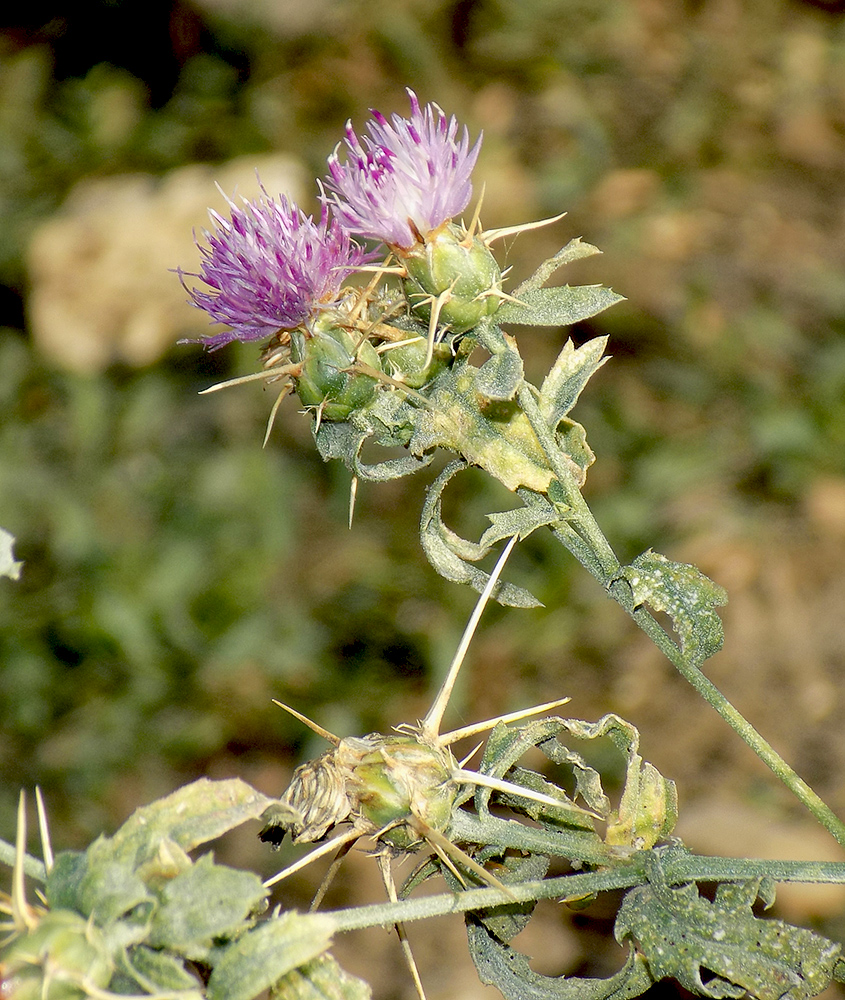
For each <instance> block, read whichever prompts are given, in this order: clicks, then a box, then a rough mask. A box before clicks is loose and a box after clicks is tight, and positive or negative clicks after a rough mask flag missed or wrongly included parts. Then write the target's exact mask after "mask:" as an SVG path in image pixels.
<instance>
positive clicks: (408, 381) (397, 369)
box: [381, 337, 452, 389]
mask: <svg viewBox="0 0 845 1000" xmlns="http://www.w3.org/2000/svg"><path fill="white" fill-rule="evenodd" d="M427 354H428V342H427V341H426V339H425V338H424V337H417V338H416V339H414V340H410V341H408V343H406V344H400V345H398V346H397V347H391V348H390V350H387V351H385V352H384V353H383V354H382V355H381V360H382V364H383V366H384V369H385V371H386V372H387V374H388V375H390V377H391V378H394V379H396V380H397V381H398V382H402V383H403V385H407V386H409V387H410V388H411V389H421V388H422V387H423V386H424V385H428V383H429V382H431V381H433V380H434V379H435V378H436V377H437V376H438V375H439V374H440V373H441V372H442V371H444V370H445V369H446V368H447V367H448V365H449V362H450V361H451V360H452V352H451V351H450V349H449V348H448V347H447V346H445V345H443V344H435V345H434V352H433V353H432V356H431V361H430V362H429V363H428V365H426V363H425V359H426V356H427Z"/></svg>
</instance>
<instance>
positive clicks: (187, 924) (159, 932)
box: [148, 854, 267, 961]
mask: <svg viewBox="0 0 845 1000" xmlns="http://www.w3.org/2000/svg"><path fill="white" fill-rule="evenodd" d="M266 896H267V890H266V889H265V888H264V886H263V885H262V884H261V879H259V877H258V876H257V875H254V874H253V873H252V872H246V871H238V870H236V869H234V868H228V867H226V866H225V865H216V864H214V859H213V857H212V855H211V854H204V855H203V856H202V857H201V858H200V859H199V860H198V861H197V862H196V864H194V865H192V866H191V867H190V868H188V869H187V870H186V871H184V872H182V873H181V874H179V875H177V876H176V877H175V878H173V879H171V880H169V881H168V882H165V883H164V886H163V888H162V889H161V893H160V899H161V901H160V904H159V906H158V909H157V910H156V912H155V914H154V916H153V920H152V924H151V926H150V933H149V939H148V942H149V944H151V945H152V946H153V947H158V948H170V949H171V950H173V951H176V952H178V953H179V954H181V955H185V956H186V957H187V958H191V959H194V960H195V961H201V960H202V959H204V958H205V957H206V956H207V954H208V951H209V949H210V948H211V945H212V940H213V939H214V938H221V937H226V936H229V935H231V934H233V933H235V932H236V931H238V930H240V929H241V928H242V926H243V923H244V921H245V920H246V918H247V917H248V916H249V914H250V913H253V912H254V911H255V910H256V909H257V908H258V907H259V906H260V905H261V903H262V902H263V901H264V899H265V898H266Z"/></svg>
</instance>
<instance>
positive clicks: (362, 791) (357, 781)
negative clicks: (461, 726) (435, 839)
mask: <svg viewBox="0 0 845 1000" xmlns="http://www.w3.org/2000/svg"><path fill="white" fill-rule="evenodd" d="M338 754H339V756H343V757H344V758H345V759H344V760H343V764H344V765H345V766H346V767H347V768H348V769H349V781H350V786H351V789H352V790H353V791H354V799H355V802H356V806H357V811H358V812H360V814H361V815H362V816H363V817H364V818H365V819H366V820H368V821H369V823H371V824H372V826H373V828H374V829H375V830H380V829H382V828H383V827H385V826H388V825H389V824H390V823H395V822H397V821H399V825H397V827H396V828H395V829H394V830H390V831H388V832H387V833H386V834H385V835H384V838H383V839H385V840H387V841H389V842H390V843H391V844H393V845H394V847H398V848H400V849H402V850H408V849H409V848H411V847H412V846H413V845H414V844H418V843H419V841H420V839H421V838H420V837H419V836H417V835H416V834H415V832H414V830H413V827H412V826H409V825H408V822H407V821H409V820H412V819H413V818H414V817H416V818H417V819H419V820H421V821H422V822H423V823H424V824H425V825H426V826H428V827H431V828H432V829H435V830H439V831H441V832H442V831H443V830H445V829H446V827H447V826H448V825H449V821H450V819H451V816H452V806H453V804H454V801H455V796H456V794H457V786H456V785H455V783H454V782H453V781H452V770H453V769H454V767H455V764H454V761H453V760H452V757H451V754H449V752H448V751H444V750H441V749H439V748H437V747H433V746H429V745H427V744H425V743H421V742H420V741H419V740H418V739H415V738H414V737H410V736H378V735H377V734H374V735H372V736H367V737H364V739H346V740H343V741H341V745H340V747H339V749H338ZM403 820H404V821H405V822H402V821H403Z"/></svg>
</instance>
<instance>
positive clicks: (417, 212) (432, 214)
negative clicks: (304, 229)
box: [323, 90, 481, 249]
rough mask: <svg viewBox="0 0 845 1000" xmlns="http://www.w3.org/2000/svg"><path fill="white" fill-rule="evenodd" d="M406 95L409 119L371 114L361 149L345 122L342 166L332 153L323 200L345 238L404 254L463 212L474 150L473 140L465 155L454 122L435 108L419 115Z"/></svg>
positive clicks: (465, 139)
mask: <svg viewBox="0 0 845 1000" xmlns="http://www.w3.org/2000/svg"><path fill="white" fill-rule="evenodd" d="M408 96H409V97H410V99H411V117H410V118H402V117H400V116H399V115H393V116H392V118H391V121H388V120H387V119H386V118H385V117H384V115H381V114H379V112H378V111H373V116H374V119H373V120H372V121H370V122H369V123H368V125H367V130H368V132H369V135H365V136H364V138H363V143H362V141H361V140H360V139H359V138H358V136H357V135H356V134H355V132H354V131H353V129H352V124H351V122H348V123H347V125H346V147H347V162H346V163H345V164H341V163H340V161H339V160H338V156H337V149H335V151H334V153H332V155H331V156H330V157H329V177H328V179H327V182H326V186H327V187H328V189H329V192H330V193H329V194H324V195H323V201H324V203H327V204H328V203H330V204H331V206H332V211H333V212H334V214H335V215H336V216H337V218H338V219H339V220H340V223H341V225H342V226H343V227H344V229H346V230H347V231H348V232H350V233H355V234H358V235H361V236H366V237H369V238H371V239H376V240H382V241H384V242H385V243H389V244H391V245H392V246H395V247H402V248H403V249H408V248H410V247H412V246H414V244H415V243H417V242H418V239H419V237H420V236H423V237H424V236H426V235H427V234H428V233H430V232H431V231H432V230H433V229H437V227H438V226H441V225H442V224H443V223H444V222H448V220H449V219H452V218H453V217H454V216H456V215H457V214H458V213H459V212H462V211H463V210H464V209H465V208H466V207H467V205H468V204H469V200H470V198H471V197H472V183H471V181H470V175H471V174H472V168H473V167H474V166H475V161H476V159H477V158H478V150H479V148H480V146H481V137H480V136H479V138H478V140H477V141H476V143H475V145H474V146H473V147H472V148H471V149H470V145H469V133H468V132H467V129H466V127H464V129H463V131H462V132H461V134H460V136H458V123H457V121H456V120H455V118H454V117H452V118H449V119H447V118H446V115H445V114H444V112H443V111H442V110H441V109H440V108H439V107H438V106H437V105H436V104H427V105H426V106H425V108H422V109H421V108H420V104H419V101H418V100H417V95H416V94H415V93H414V92H413V91H412V90H409V91H408Z"/></svg>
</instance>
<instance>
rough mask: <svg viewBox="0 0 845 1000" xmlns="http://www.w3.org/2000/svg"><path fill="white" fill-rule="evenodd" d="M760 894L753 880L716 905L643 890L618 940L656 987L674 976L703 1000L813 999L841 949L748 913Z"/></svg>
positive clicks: (620, 919)
mask: <svg viewBox="0 0 845 1000" xmlns="http://www.w3.org/2000/svg"><path fill="white" fill-rule="evenodd" d="M759 886H760V882H759V880H756V879H755V880H751V881H748V882H744V883H723V884H722V885H720V886H719V888H718V890H717V892H716V898H715V899H714V901H713V902H712V903H711V902H710V900H708V899H706V898H704V897H702V896H700V895H699V892H698V888H697V887H696V886H695V885H683V886H679V887H677V888H670V887H668V886H666V885H660V884H659V883H658V882H657V881H655V882H654V883H652V884H650V885H645V886H638V887H637V888H635V889H632V890H631V891H630V892H629V893H628V894H627V895H626V896H625V898H624V899H623V901H622V905H621V906H620V908H619V913H618V915H617V919H616V928H615V931H614V933H615V935H616V939H617V940H618V941H620V942H622V941H624V940H625V939H628V938H632V939H633V940H634V941H636V943H637V946H638V948H639V949H640V951H641V952H642V953H643V955H644V957H645V959H646V961H647V962H648V964H649V968H650V969H651V974H652V975H653V976H654V978H655V980H658V979H662V978H663V977H664V976H671V977H673V978H674V979H677V980H678V982H679V983H681V985H682V986H685V987H686V988H687V989H689V990H692V991H693V992H694V993H698V994H700V995H703V996H706V997H713V998H717V1000H722V998H729V997H742V996H744V995H745V994H746V993H747V994H749V995H750V996H751V997H756V998H757V1000H804V998H807V997H813V996H816V995H817V994H818V993H820V992H821V991H822V990H824V989H825V988H826V987H827V986H828V985H829V983H830V981H831V978H832V976H833V970H834V967H835V965H836V963H837V961H838V960H839V954H840V951H841V946H840V945H839V944H836V943H834V942H833V941H829V940H827V939H826V938H823V937H821V936H820V935H818V934H814V933H813V932H812V931H808V930H805V929H804V928H800V927H792V926H791V925H789V924H786V923H784V922H783V921H781V920H764V919H761V918H759V917H756V916H755V915H754V913H753V912H752V909H751V907H752V905H753V903H754V901H755V900H756V898H757V895H758V891H759ZM702 973H704V974H705V977H706V978H702Z"/></svg>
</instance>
